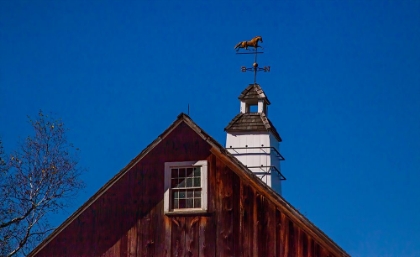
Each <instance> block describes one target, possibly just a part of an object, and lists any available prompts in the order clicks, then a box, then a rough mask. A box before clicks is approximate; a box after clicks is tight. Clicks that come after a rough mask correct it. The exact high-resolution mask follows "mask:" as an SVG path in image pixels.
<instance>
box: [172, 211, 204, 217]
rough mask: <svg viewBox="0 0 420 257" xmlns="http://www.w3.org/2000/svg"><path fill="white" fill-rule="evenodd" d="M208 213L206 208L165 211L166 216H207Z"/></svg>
mask: <svg viewBox="0 0 420 257" xmlns="http://www.w3.org/2000/svg"><path fill="white" fill-rule="evenodd" d="M210 214H211V213H209V212H208V211H206V210H188V211H170V212H165V215H166V216H195V215H196V216H208V215H210Z"/></svg>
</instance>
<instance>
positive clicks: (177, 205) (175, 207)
mask: <svg viewBox="0 0 420 257" xmlns="http://www.w3.org/2000/svg"><path fill="white" fill-rule="evenodd" d="M173 208H174V209H178V208H179V203H178V200H174V206H173Z"/></svg>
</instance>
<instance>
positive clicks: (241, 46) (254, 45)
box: [234, 36, 270, 84]
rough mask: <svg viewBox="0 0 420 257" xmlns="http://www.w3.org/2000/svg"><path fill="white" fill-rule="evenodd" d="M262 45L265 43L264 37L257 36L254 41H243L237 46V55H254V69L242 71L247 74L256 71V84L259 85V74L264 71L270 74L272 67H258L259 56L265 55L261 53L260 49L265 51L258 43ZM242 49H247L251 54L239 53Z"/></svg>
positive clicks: (245, 68) (242, 69)
mask: <svg viewBox="0 0 420 257" xmlns="http://www.w3.org/2000/svg"><path fill="white" fill-rule="evenodd" d="M260 41H261V43H262V42H263V40H262V37H261V36H256V37H254V38H253V39H251V40H250V41H242V42H239V43H238V44H236V45H235V48H234V49H236V54H254V56H255V57H254V63H253V64H252V68H247V67H245V66H242V67H241V71H242V72H247V71H254V84H256V83H257V72H259V71H264V72H269V71H270V66H264V67H263V68H260V67H258V63H257V55H258V54H263V53H264V52H259V51H258V48H261V49H264V48H263V47H262V46H259V45H258V42H260ZM248 47H250V48H251V50H248ZM252 48H253V49H252ZM240 49H245V50H247V51H249V52H245V53H243V52H239V50H240Z"/></svg>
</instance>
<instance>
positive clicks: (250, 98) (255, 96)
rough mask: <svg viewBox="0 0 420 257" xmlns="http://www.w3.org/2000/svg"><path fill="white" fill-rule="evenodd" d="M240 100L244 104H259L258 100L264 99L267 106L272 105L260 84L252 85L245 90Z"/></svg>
mask: <svg viewBox="0 0 420 257" xmlns="http://www.w3.org/2000/svg"><path fill="white" fill-rule="evenodd" d="M238 98H239V100H241V101H244V102H257V101H258V100H261V99H263V100H264V101H265V102H266V103H267V105H269V104H270V101H269V100H268V98H267V96H266V95H265V93H264V91H263V90H262V88H261V87H260V85H258V84H250V85H249V86H248V87H247V88H245V89H244V91H242V93H241V94H240V95H239V97H238Z"/></svg>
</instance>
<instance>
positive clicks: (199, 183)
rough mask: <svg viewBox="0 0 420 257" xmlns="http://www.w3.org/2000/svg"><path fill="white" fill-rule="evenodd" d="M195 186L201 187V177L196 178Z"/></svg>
mask: <svg viewBox="0 0 420 257" xmlns="http://www.w3.org/2000/svg"><path fill="white" fill-rule="evenodd" d="M194 186H195V187H201V178H194Z"/></svg>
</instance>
